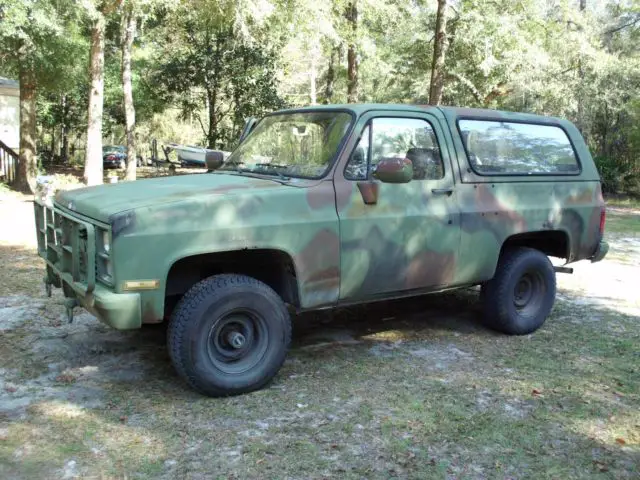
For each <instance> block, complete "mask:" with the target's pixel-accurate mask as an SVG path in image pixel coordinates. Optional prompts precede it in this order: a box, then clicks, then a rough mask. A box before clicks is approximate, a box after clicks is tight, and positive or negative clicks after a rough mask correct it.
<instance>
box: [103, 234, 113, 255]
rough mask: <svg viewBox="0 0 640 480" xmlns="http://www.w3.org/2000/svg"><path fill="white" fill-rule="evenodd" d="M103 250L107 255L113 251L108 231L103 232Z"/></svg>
mask: <svg viewBox="0 0 640 480" xmlns="http://www.w3.org/2000/svg"><path fill="white" fill-rule="evenodd" d="M102 250H103V251H104V253H107V254H108V253H109V252H110V251H111V235H109V232H107V231H106V230H103V231H102Z"/></svg>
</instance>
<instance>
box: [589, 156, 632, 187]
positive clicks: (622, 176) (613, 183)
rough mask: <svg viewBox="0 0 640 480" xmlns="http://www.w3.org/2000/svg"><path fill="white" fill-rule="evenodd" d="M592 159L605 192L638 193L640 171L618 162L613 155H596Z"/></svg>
mask: <svg viewBox="0 0 640 480" xmlns="http://www.w3.org/2000/svg"><path fill="white" fill-rule="evenodd" d="M594 161H595V163H596V167H597V168H598V171H599V172H600V178H601V180H602V189H603V191H604V192H605V193H634V191H635V192H637V193H640V173H638V172H635V171H634V170H633V168H632V167H631V166H630V165H628V164H623V163H619V162H617V161H616V160H615V158H613V157H604V156H596V157H595V158H594Z"/></svg>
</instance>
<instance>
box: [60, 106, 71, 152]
mask: <svg viewBox="0 0 640 480" xmlns="http://www.w3.org/2000/svg"><path fill="white" fill-rule="evenodd" d="M61 102H62V128H61V130H60V133H61V135H62V151H61V152H60V159H61V160H62V162H63V163H67V162H68V161H69V132H68V126H67V122H68V121H69V102H68V100H67V96H66V95H62V100H61Z"/></svg>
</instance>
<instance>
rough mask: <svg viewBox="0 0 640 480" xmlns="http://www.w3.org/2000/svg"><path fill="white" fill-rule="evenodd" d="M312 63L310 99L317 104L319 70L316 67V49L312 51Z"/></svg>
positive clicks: (310, 68)
mask: <svg viewBox="0 0 640 480" xmlns="http://www.w3.org/2000/svg"><path fill="white" fill-rule="evenodd" d="M310 63H311V65H310V66H309V100H310V102H311V105H315V104H316V103H318V96H317V89H316V78H317V76H318V71H317V67H316V52H315V49H314V50H313V51H312V52H311V62H310Z"/></svg>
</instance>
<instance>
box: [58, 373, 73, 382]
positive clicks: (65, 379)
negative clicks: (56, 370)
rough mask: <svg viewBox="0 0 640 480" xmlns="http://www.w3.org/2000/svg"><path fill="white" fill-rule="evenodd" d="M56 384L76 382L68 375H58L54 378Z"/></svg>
mask: <svg viewBox="0 0 640 480" xmlns="http://www.w3.org/2000/svg"><path fill="white" fill-rule="evenodd" d="M55 380H56V382H58V383H66V384H69V383H73V382H75V381H76V377H74V376H73V375H71V374H69V373H61V374H60V375H58V376H57V377H56V379H55Z"/></svg>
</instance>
